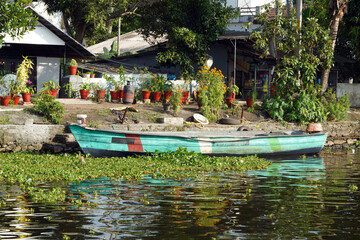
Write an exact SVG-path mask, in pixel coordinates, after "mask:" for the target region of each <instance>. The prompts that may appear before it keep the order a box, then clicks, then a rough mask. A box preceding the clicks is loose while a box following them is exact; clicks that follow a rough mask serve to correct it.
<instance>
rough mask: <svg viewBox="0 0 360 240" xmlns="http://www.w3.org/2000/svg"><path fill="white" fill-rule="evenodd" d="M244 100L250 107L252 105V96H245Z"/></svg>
mask: <svg viewBox="0 0 360 240" xmlns="http://www.w3.org/2000/svg"><path fill="white" fill-rule="evenodd" d="M245 101H246V106H248V107H252V105H253V100H252V98H246V99H245Z"/></svg>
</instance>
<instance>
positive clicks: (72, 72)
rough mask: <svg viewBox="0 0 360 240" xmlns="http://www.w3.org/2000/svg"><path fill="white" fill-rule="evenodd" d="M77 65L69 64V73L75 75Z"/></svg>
mask: <svg viewBox="0 0 360 240" xmlns="http://www.w3.org/2000/svg"><path fill="white" fill-rule="evenodd" d="M76 71H77V67H72V66H69V73H70V75H76Z"/></svg>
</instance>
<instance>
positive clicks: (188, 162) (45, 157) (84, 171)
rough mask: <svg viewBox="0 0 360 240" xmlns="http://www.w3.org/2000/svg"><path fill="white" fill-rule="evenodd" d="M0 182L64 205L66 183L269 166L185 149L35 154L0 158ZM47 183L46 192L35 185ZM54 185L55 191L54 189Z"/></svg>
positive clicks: (251, 159)
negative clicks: (82, 156)
mask: <svg viewBox="0 0 360 240" xmlns="http://www.w3.org/2000/svg"><path fill="white" fill-rule="evenodd" d="M0 164H1V167H0V182H2V183H6V184H18V185H20V188H21V189H22V191H24V192H25V193H27V194H28V195H29V196H30V197H31V198H33V200H34V201H50V202H52V201H55V202H63V201H66V199H67V197H66V194H67V193H66V190H64V189H62V188H59V183H61V184H60V185H61V186H64V187H66V185H68V184H69V183H70V182H81V181H83V180H86V179H95V178H99V177H109V178H111V179H125V180H139V179H142V178H144V177H148V176H151V177H153V178H173V179H182V178H186V177H194V178H196V177H203V176H204V172H212V171H241V172H243V171H247V170H250V169H263V168H266V167H267V166H268V165H269V164H270V162H269V161H266V160H263V159H261V158H258V157H256V156H248V157H208V156H203V155H201V154H196V153H193V152H188V151H186V150H185V149H179V150H177V151H175V152H165V153H155V154H154V155H149V156H134V157H127V158H125V157H124V158H86V162H85V163H84V162H82V161H81V159H80V158H79V156H78V155H77V154H68V155H66V156H65V155H63V154H62V155H51V154H36V153H24V152H17V153H2V154H0ZM44 183H48V185H49V187H47V188H48V189H47V191H44V189H40V188H38V187H37V186H38V185H39V184H44ZM55 185H56V187H55Z"/></svg>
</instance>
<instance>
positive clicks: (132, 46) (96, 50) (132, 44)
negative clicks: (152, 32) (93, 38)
mask: <svg viewBox="0 0 360 240" xmlns="http://www.w3.org/2000/svg"><path fill="white" fill-rule="evenodd" d="M116 41H117V37H113V38H110V39H108V40H106V41H104V42H101V43H98V44H95V45H92V46H90V47H88V48H87V50H88V51H90V52H91V53H93V54H95V55H101V54H103V53H104V47H106V48H107V49H108V50H110V49H111V45H112V44H113V42H116ZM165 41H166V38H158V39H156V40H155V39H152V40H151V42H152V43H149V42H147V41H146V40H145V39H144V38H143V36H142V35H141V34H140V33H138V32H137V31H136V30H135V31H132V32H128V33H125V34H122V35H121V36H120V53H125V52H138V51H141V50H144V49H147V48H150V47H153V46H156V45H157V44H159V43H163V42H165Z"/></svg>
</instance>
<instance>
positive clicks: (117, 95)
mask: <svg viewBox="0 0 360 240" xmlns="http://www.w3.org/2000/svg"><path fill="white" fill-rule="evenodd" d="M103 77H104V78H105V80H106V82H107V85H108V89H110V95H111V101H112V102H120V101H121V99H122V98H123V95H124V90H123V87H124V86H125V84H126V78H125V71H124V68H123V66H120V67H119V79H118V80H117V79H115V77H114V76H108V75H106V74H103Z"/></svg>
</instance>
